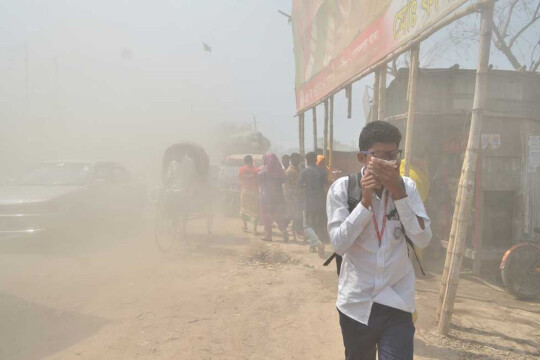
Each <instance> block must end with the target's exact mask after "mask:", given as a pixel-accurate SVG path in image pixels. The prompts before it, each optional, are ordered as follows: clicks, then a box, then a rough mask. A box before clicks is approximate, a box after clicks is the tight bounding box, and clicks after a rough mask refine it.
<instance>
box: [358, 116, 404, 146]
mask: <svg viewBox="0 0 540 360" xmlns="http://www.w3.org/2000/svg"><path fill="white" fill-rule="evenodd" d="M400 142H401V132H400V131H399V129H398V128H397V127H395V126H394V125H392V124H390V123H389V122H386V121H373V122H370V123H368V124H367V125H366V126H364V128H363V129H362V132H361V133H360V137H359V138H358V147H359V148H360V151H366V150H368V149H369V148H370V147H372V146H373V144H375V143H383V144H396V145H398V146H399V143H400Z"/></svg>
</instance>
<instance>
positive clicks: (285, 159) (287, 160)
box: [281, 154, 291, 170]
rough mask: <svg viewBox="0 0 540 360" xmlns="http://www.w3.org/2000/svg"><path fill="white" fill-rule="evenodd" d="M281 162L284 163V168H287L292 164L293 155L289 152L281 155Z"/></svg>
mask: <svg viewBox="0 0 540 360" xmlns="http://www.w3.org/2000/svg"><path fill="white" fill-rule="evenodd" d="M281 164H282V165H283V170H287V169H288V168H289V165H290V164H291V157H290V156H289V155H287V154H285V155H283V156H282V157H281Z"/></svg>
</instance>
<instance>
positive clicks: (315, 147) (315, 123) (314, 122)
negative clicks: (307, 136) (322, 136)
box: [311, 106, 317, 152]
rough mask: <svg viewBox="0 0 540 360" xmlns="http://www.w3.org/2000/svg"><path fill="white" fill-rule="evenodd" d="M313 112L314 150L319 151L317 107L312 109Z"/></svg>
mask: <svg viewBox="0 0 540 360" xmlns="http://www.w3.org/2000/svg"><path fill="white" fill-rule="evenodd" d="M311 113H312V114H313V152H317V107H315V106H314V107H313V108H312V109H311Z"/></svg>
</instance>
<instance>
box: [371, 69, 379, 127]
mask: <svg viewBox="0 0 540 360" xmlns="http://www.w3.org/2000/svg"><path fill="white" fill-rule="evenodd" d="M373 75H374V76H375V79H374V80H373V101H372V102H371V120H370V121H376V120H377V117H378V116H379V70H378V69H377V70H375V73H374V74H373Z"/></svg>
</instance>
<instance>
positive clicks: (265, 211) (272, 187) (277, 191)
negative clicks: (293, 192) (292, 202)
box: [258, 154, 289, 242]
mask: <svg viewBox="0 0 540 360" xmlns="http://www.w3.org/2000/svg"><path fill="white" fill-rule="evenodd" d="M258 178H259V186H260V189H261V221H262V223H263V225H264V237H263V240H264V241H272V223H273V222H274V221H275V222H276V224H277V226H278V229H279V230H280V231H281V233H282V234H283V240H284V241H285V242H289V234H288V233H287V223H288V221H287V217H286V205H285V197H284V195H283V184H284V183H285V181H286V180H287V177H286V175H285V171H284V170H283V167H282V165H281V163H280V162H279V159H278V158H277V156H276V154H265V155H264V157H263V166H262V167H261V169H260V171H259V176H258Z"/></svg>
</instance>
